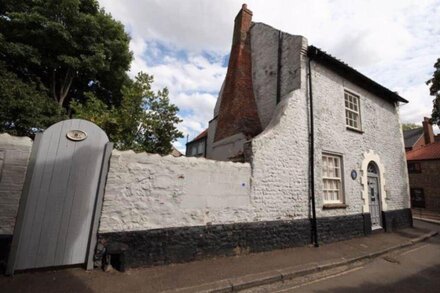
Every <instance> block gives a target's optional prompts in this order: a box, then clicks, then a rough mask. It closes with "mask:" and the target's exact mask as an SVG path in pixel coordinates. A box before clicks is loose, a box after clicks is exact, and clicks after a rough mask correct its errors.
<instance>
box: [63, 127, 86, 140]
mask: <svg viewBox="0 0 440 293" xmlns="http://www.w3.org/2000/svg"><path fill="white" fill-rule="evenodd" d="M66 136H67V138H68V139H70V140H73V141H81V140H84V139H86V138H87V133H85V132H84V131H82V130H78V129H75V130H69V131H68V132H67V134H66Z"/></svg>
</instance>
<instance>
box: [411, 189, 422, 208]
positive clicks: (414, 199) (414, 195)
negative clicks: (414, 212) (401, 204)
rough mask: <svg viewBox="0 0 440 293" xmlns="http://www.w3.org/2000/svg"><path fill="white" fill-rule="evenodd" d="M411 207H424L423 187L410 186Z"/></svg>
mask: <svg viewBox="0 0 440 293" xmlns="http://www.w3.org/2000/svg"><path fill="white" fill-rule="evenodd" d="M410 193H411V207H413V208H425V193H424V191H423V188H411V192H410Z"/></svg>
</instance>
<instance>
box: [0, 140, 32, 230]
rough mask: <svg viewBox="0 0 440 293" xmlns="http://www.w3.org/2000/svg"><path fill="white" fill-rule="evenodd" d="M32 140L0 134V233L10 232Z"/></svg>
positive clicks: (12, 227)
mask: <svg viewBox="0 0 440 293" xmlns="http://www.w3.org/2000/svg"><path fill="white" fill-rule="evenodd" d="M31 147H32V140H31V139H30V138H28V137H15V136H11V135H9V134H6V133H2V134H0V234H6V235H9V234H12V233H13V231H14V225H15V217H16V215H17V211H18V203H19V201H20V196H21V192H22V190H23V183H24V179H25V177H26V169H27V164H28V160H29V155H30V152H31Z"/></svg>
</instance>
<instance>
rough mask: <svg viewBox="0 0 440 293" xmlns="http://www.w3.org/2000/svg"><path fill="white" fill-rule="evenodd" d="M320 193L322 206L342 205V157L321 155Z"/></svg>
mask: <svg viewBox="0 0 440 293" xmlns="http://www.w3.org/2000/svg"><path fill="white" fill-rule="evenodd" d="M322 183H323V187H322V193H323V200H324V204H326V203H342V202H343V188H342V157H341V156H338V155H331V154H322Z"/></svg>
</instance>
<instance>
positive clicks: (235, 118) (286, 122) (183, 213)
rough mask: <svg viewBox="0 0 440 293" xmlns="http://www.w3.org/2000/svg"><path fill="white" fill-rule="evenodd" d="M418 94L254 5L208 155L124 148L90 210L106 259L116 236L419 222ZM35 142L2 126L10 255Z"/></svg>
mask: <svg viewBox="0 0 440 293" xmlns="http://www.w3.org/2000/svg"><path fill="white" fill-rule="evenodd" d="M406 102H407V101H406V100H405V99H403V98H402V97H400V96H399V95H398V94H397V93H395V92H392V91H390V90H388V89H386V88H385V87H383V86H381V85H380V84H378V83H376V82H374V81H373V80H371V79H369V78H368V77H366V76H364V75H362V74H361V73H359V72H358V71H356V70H355V69H353V68H351V67H350V66H348V65H347V64H345V63H343V62H341V61H339V60H338V59H336V58H334V57H332V56H330V55H329V54H327V53H325V52H324V51H322V50H320V49H318V48H316V47H314V46H309V45H308V42H307V39H306V38H304V37H302V36H295V35H290V34H288V33H285V32H281V31H279V30H277V29H274V28H272V27H270V26H268V25H265V24H262V23H253V22H252V12H251V11H250V10H249V9H247V8H246V6H245V5H244V6H243V8H242V9H241V10H240V12H239V13H238V15H237V17H236V19H235V28H234V35H233V41H232V48H231V55H230V60H229V66H228V72H227V75H226V78H225V81H224V84H223V86H222V89H221V92H220V95H219V98H218V102H217V105H216V107H215V109H214V116H213V119H212V120H211V121H210V122H209V128H208V130H207V132H206V133H205V134H202V135H200V136H199V137H198V138H197V139H196V140H195V141H194V142H192V143H190V144H188V150H187V155H193V156H202V157H206V159H204V158H200V157H178V158H176V157H173V156H164V157H162V156H159V155H157V154H147V153H134V152H133V151H124V152H120V151H116V150H114V151H113V152H112V154H111V159H110V165H109V171H108V175H107V181H106V185H105V191H104V195H103V204H102V212H101V214H99V212H100V210H101V209H100V208H97V210H96V211H92V210H90V211H89V213H90V215H91V214H93V213H95V212H96V216H97V219H99V229H98V235H97V238H98V242H99V244H98V246H97V253H96V255H95V258H96V259H99V258H100V257H102V255H101V253H102V251H103V248H104V247H108V245H109V244H112V243H115V244H121V243H122V244H125V245H127V248H128V249H127V251H126V258H125V260H126V262H127V266H131V267H134V266H142V265H155V264H165V263H172V262H184V261H191V260H196V259H203V258H207V257H212V256H217V255H236V254H240V253H249V252H259V251H267V250H272V249H281V248H287V247H293V246H299V245H307V244H310V243H314V244H315V245H319V244H320V243H325V242H331V241H337V240H343V239H348V238H351V237H359V236H365V235H368V234H370V233H371V232H372V231H373V230H376V231H392V230H393V229H399V228H404V227H409V226H412V216H411V211H410V209H409V206H410V203H409V188H408V174H407V169H406V161H405V151H404V144H403V138H402V132H401V128H400V123H399V112H398V110H399V103H406ZM80 122H81V121H79V122H78V121H75V122H74V123H80ZM68 123H73V122H72V121H69V122H68ZM81 123H85V124H87V125H88V124H89V123H88V122H87V123H86V122H81ZM60 125H61V124H56V125H54V126H52V127H51V128H52V129H54V128H57V127H58V128H60ZM62 125H64V124H62ZM66 125H69V124H66ZM74 125H76V124H74ZM78 127H79V126H78ZM96 128H97V127H96ZM63 129H64V128H63ZM78 129H79V128H78ZM75 131H77V130H75ZM46 132H47V131H46ZM60 133H61V132H60ZM62 134H63V137H64V132H63V133H62ZM60 135H61V134H60ZM60 137H61V136H60ZM92 137H93V136H92ZM89 141H91V140H85V141H84V142H79V145H80V144H81V143H82V144H86V143H87V142H89ZM30 144H31V143H30V142H29V141H28V142H27V145H26V148H23V147H22V146H21V145H20V143H18V142H17V141H16V140H15V139H11V138H10V136H0V169H1V170H0V192H3V193H4V194H7V197H4V199H3V200H0V214H1V217H0V218H2V220H1V221H0V248H2V251H6V253H3V254H0V266H1V264H2V262H3V263H4V262H5V261H4V257H5V256H6V255H7V251H8V250H9V247H10V243H11V240H12V232H13V230H14V226H15V222H16V221H15V219H16V215H17V210H18V202H19V198H20V193H21V189H22V183H23V181H24V174H25V173H26V167H25V166H26V163H27V160H28V157H29V152H30ZM71 144H73V143H70V144H68V146H69V145H71ZM34 146H35V144H34ZM107 146H108V144H107ZM191 148H195V149H191ZM17 149H18V150H19V152H18V153H17ZM33 149H34V148H33ZM36 149H38V147H36ZM78 149H80V148H78ZM106 149H107V147H106ZM72 157H73V156H72ZM77 157H78V158H81V157H82V156H81V155H78V156H77ZM103 160H104V161H103V164H102V165H103V166H105V167H106V166H107V162H106V161H105V159H104V157H103ZM231 161H233V162H231ZM17 166H18V167H17ZM59 166H62V167H63V168H64V169H63V170H69V168H70V165H68V164H60V165H59ZM17 168H18V169H17ZM60 168H61V167H60ZM104 169H105V168H104ZM30 170H32V169H30ZM28 172H29V169H28ZM29 174H31V173H29ZM31 175H32V174H31ZM31 175H30V176H31ZM102 176H103V175H102ZM104 177H105V176H104ZM100 182H101V181H100ZM11 183H12V184H11ZM66 186H67V185H66ZM100 190H101V189H100ZM55 193H56V192H55V191H54V192H53V195H56V194H55ZM41 194H43V195H44V194H45V193H41ZM60 196H65V195H63V194H61V195H60ZM49 207H50V206H49ZM47 210H48V211H50V210H51V209H50V208H47ZM40 216H41V217H44V214H43V213H42V214H41V215H40ZM48 219H49V218H48ZM96 225H98V224H96ZM94 229H95V228H94ZM29 230H31V229H29ZM71 234H72V233H71ZM90 235H92V234H90ZM95 235H96V234H93V235H92V236H93V237H91V239H94V237H95ZM74 236H75V235H73V236H72V235H70V236H69V237H74ZM86 240H87V239H86ZM47 241H50V239H47ZM93 241H94V240H93ZM90 251H92V252H91V253H93V248H92V249H91V250H90ZM25 252H26V253H28V254H29V255H31V254H33V252H32V251H25ZM87 256H88V257H87V261H88V265H89V266H90V259H91V258H90V257H89V256H90V253H88V254H87ZM84 258H85V255H84Z"/></svg>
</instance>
